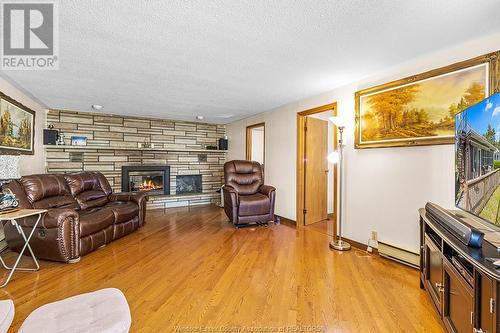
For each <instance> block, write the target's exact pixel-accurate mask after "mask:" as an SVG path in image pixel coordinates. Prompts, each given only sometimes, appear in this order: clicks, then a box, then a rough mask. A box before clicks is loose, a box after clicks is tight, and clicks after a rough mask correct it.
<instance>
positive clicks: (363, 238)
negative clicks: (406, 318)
mask: <svg viewBox="0 0 500 333" xmlns="http://www.w3.org/2000/svg"><path fill="white" fill-rule="evenodd" d="M499 46H500V34H495V35H491V36H487V37H484V38H482V39H479V40H475V41H470V42H467V43H463V44H461V45H458V46H456V47H453V48H449V49H446V50H442V51H439V52H436V53H434V54H429V55H427V56H425V57H419V58H415V59H414V60H413V61H411V62H407V63H403V64H399V65H397V66H395V67H393V68H390V69H387V70H384V71H382V72H380V73H374V75H373V76H371V77H369V78H367V79H365V80H362V81H360V82H356V83H353V84H350V85H347V86H344V87H340V88H336V89H334V90H332V91H330V92H327V93H324V94H321V95H318V96H314V97H311V98H307V99H304V100H300V101H297V102H294V103H290V104H287V105H284V106H281V107H278V108H276V109H273V110H270V111H268V112H264V113H261V114H259V115H256V116H253V117H251V118H247V119H244V120H240V121H237V122H234V123H231V124H229V125H228V126H227V133H228V138H229V153H228V160H231V159H242V158H244V157H245V156H244V155H245V128H246V126H248V125H250V124H255V123H258V122H265V123H266V165H265V168H266V170H265V172H266V183H268V184H271V185H274V186H276V187H277V194H276V195H277V196H276V214H278V215H281V216H284V217H286V218H289V219H293V220H295V213H296V212H295V207H296V204H295V203H296V163H297V162H296V156H297V129H296V128H297V127H296V126H297V125H296V118H297V117H296V114H297V112H300V111H303V110H307V109H310V108H313V107H317V106H320V105H325V104H328V103H332V102H337V103H338V113H339V116H342V117H345V119H346V121H347V129H346V133H345V134H346V135H345V137H346V143H347V148H346V150H345V159H346V161H345V184H346V186H345V191H344V194H345V195H344V203H343V207H344V221H345V222H344V225H343V232H344V235H345V236H346V237H348V238H351V239H354V240H356V241H359V242H363V243H366V242H367V240H368V238H369V236H370V231H371V230H376V231H378V233H379V239H381V240H385V241H388V242H392V243H394V244H397V245H400V246H403V247H406V248H408V249H411V250H414V251H417V250H418V246H419V243H418V213H417V209H418V208H420V207H422V206H423V205H424V204H425V203H426V202H427V201H433V202H436V203H438V204H441V205H443V206H445V207H452V206H453V204H454V203H453V197H454V181H453V161H454V152H453V146H451V145H444V146H429V147H406V148H384V149H359V150H358V149H354V144H353V142H354V92H355V91H357V90H361V89H364V88H368V87H372V86H374V85H378V84H382V83H385V82H389V81H392V80H396V79H400V78H403V77H406V76H410V75H414V74H418V73H421V72H424V71H427V70H431V69H434V68H438V67H442V66H446V65H449V64H452V63H454V62H458V61H461V60H466V59H469V58H472V57H475V56H478V55H481V54H484V53H488V52H492V51H496V50H497V49H498V48H499ZM395 47H396V46H395Z"/></svg>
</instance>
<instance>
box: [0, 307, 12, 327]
mask: <svg viewBox="0 0 500 333" xmlns="http://www.w3.org/2000/svg"><path fill="white" fill-rule="evenodd" d="M12 319H14V302H12V300H10V299H7V300H2V301H0V333H7V331H8V330H9V327H10V324H12Z"/></svg>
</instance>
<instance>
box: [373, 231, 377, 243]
mask: <svg viewBox="0 0 500 333" xmlns="http://www.w3.org/2000/svg"><path fill="white" fill-rule="evenodd" d="M372 239H373V240H376V241H378V232H376V231H372Z"/></svg>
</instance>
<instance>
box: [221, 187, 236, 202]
mask: <svg viewBox="0 0 500 333" xmlns="http://www.w3.org/2000/svg"><path fill="white" fill-rule="evenodd" d="M222 190H223V191H224V202H227V201H229V202H231V203H232V204H233V205H235V206H237V205H238V202H239V196H238V192H236V190H235V189H234V187H232V186H229V185H224V187H223V188H222Z"/></svg>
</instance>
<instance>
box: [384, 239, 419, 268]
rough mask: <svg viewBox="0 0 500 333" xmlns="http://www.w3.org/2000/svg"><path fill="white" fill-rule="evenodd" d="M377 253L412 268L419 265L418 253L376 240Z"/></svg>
mask: <svg viewBox="0 0 500 333" xmlns="http://www.w3.org/2000/svg"><path fill="white" fill-rule="evenodd" d="M378 253H379V254H380V255H381V256H382V257H384V258H387V259H391V260H394V261H397V262H399V263H402V264H405V265H408V266H411V267H414V268H419V267H420V255H419V254H418V253H415V252H412V251H409V250H406V249H403V248H400V247H398V246H395V245H392V244H389V243H386V242H382V241H378Z"/></svg>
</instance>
